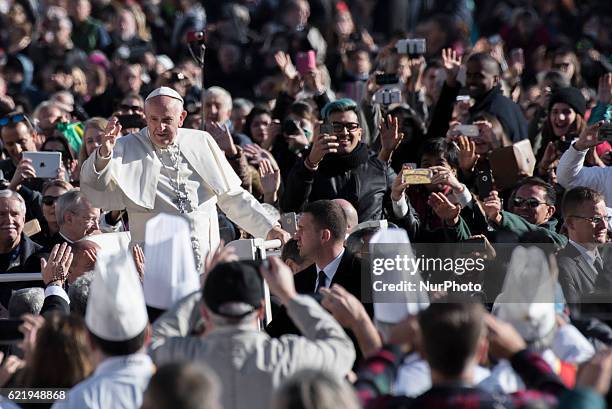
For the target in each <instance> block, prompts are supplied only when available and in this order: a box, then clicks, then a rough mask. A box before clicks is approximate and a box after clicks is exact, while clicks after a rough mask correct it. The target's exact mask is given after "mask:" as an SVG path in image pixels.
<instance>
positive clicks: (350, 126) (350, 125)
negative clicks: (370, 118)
mask: <svg viewBox="0 0 612 409" xmlns="http://www.w3.org/2000/svg"><path fill="white" fill-rule="evenodd" d="M332 128H333V130H334V133H339V132H342V131H343V130H344V129H346V130H347V131H348V132H355V131H356V130H357V129H359V128H360V126H359V124H358V123H356V122H345V123H342V122H333V123H332Z"/></svg>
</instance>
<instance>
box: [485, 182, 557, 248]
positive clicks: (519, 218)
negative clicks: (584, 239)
mask: <svg viewBox="0 0 612 409" xmlns="http://www.w3.org/2000/svg"><path fill="white" fill-rule="evenodd" d="M556 198H557V194H556V191H555V188H554V187H553V186H552V185H551V184H550V183H547V182H545V181H544V180H542V179H540V178H537V177H528V178H525V179H523V180H521V181H520V182H519V184H518V186H517V187H516V189H515V190H514V192H513V193H512V196H511V198H510V203H509V205H508V210H509V211H506V210H503V209H502V202H501V200H500V198H499V196H498V194H497V192H496V191H493V192H491V195H490V196H489V197H488V198H486V199H485V201H484V211H485V214H486V216H487V219H488V221H489V224H490V225H491V226H493V227H494V228H495V229H496V230H505V231H510V232H512V233H515V234H516V235H517V236H519V237H521V236H522V235H523V234H525V233H528V232H533V231H537V232H540V233H543V234H544V235H546V236H548V237H549V238H550V239H551V240H552V241H553V242H554V243H555V245H556V246H557V247H558V248H562V247H565V245H566V244H567V237H565V236H564V235H562V234H559V233H557V219H555V218H554V217H553V216H554V214H555V210H556V208H555V202H556Z"/></svg>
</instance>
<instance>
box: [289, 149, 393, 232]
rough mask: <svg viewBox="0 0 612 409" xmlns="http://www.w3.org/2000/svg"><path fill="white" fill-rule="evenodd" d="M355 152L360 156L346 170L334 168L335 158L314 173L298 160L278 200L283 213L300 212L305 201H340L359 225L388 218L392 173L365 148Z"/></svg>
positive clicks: (326, 158) (390, 169)
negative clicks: (350, 208) (353, 211)
mask: <svg viewBox="0 0 612 409" xmlns="http://www.w3.org/2000/svg"><path fill="white" fill-rule="evenodd" d="M364 150H365V151H366V152H364ZM355 151H359V152H360V153H361V154H360V155H357V156H358V158H355V161H353V162H352V163H351V165H350V166H346V167H342V166H340V167H339V166H335V165H337V164H338V162H339V161H338V160H337V159H338V158H334V157H333V156H329V155H328V156H326V157H325V158H324V159H323V161H322V162H321V164H320V165H319V169H317V170H316V171H314V172H313V171H311V170H309V169H308V168H306V166H304V160H303V159H302V160H298V161H297V162H296V163H295V165H294V166H293V168H292V169H291V172H290V173H289V176H288V177H287V183H286V186H285V192H284V194H283V196H282V197H281V200H280V207H281V209H282V210H283V212H300V211H302V209H303V208H304V206H305V205H306V204H307V203H308V202H313V201H315V200H321V199H338V198H339V199H346V200H347V201H349V202H350V203H351V204H352V205H353V206H354V207H355V209H356V210H357V214H358V216H359V222H360V223H361V222H364V221H368V220H380V219H382V218H385V216H387V215H391V214H392V211H391V199H390V194H391V185H392V184H393V180H394V179H395V176H396V175H395V172H394V171H393V169H392V168H391V166H390V165H389V164H387V163H385V162H382V161H381V160H379V159H378V158H377V156H376V154H375V153H373V152H371V151H368V150H367V147H366V146H365V145H361V146H359V147H358V148H355ZM355 151H354V152H355ZM304 157H307V155H304Z"/></svg>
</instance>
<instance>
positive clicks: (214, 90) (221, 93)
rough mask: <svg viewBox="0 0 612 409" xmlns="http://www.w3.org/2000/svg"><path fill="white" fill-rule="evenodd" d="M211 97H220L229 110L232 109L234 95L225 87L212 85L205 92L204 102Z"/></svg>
mask: <svg viewBox="0 0 612 409" xmlns="http://www.w3.org/2000/svg"><path fill="white" fill-rule="evenodd" d="M210 97H219V98H221V100H222V101H223V106H224V107H225V109H226V110H227V111H231V110H232V95H231V94H230V93H229V92H228V91H227V90H226V89H225V88H221V87H217V86H213V87H210V88H208V89H207V90H206V92H205V93H204V102H206V100H207V99H208V98H210Z"/></svg>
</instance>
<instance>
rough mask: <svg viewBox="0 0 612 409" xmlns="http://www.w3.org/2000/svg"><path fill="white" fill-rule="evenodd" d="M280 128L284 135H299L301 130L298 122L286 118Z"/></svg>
mask: <svg viewBox="0 0 612 409" xmlns="http://www.w3.org/2000/svg"><path fill="white" fill-rule="evenodd" d="M282 129H283V134H284V135H299V134H300V130H301V129H300V126H299V125H298V123H297V122H296V121H294V120H292V119H286V120H285V121H284V122H283V127H282Z"/></svg>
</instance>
